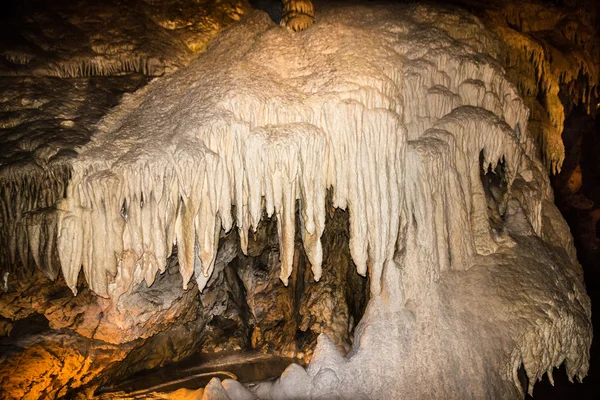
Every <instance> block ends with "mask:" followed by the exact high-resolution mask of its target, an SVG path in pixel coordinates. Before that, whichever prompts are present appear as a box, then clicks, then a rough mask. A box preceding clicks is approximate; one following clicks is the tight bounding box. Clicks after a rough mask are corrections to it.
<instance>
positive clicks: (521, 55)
mask: <svg viewBox="0 0 600 400" xmlns="http://www.w3.org/2000/svg"><path fill="white" fill-rule="evenodd" d="M580 11H581V10H577V9H571V10H565V9H562V8H559V7H557V6H549V5H548V4H547V3H543V4H542V3H537V2H533V1H532V2H526V3H519V4H518V5H517V4H513V3H510V2H509V3H506V4H505V6H504V7H503V8H502V9H500V10H490V11H487V12H486V17H485V21H486V24H487V25H488V26H489V27H490V28H491V30H492V31H494V32H495V33H496V34H497V35H498V37H499V38H500V39H501V40H502V42H503V43H504V46H505V52H504V56H503V59H504V62H505V64H506V66H507V68H508V75H509V78H510V79H511V80H513V81H514V82H515V83H516V84H517V86H518V87H519V89H520V91H521V93H522V94H523V96H524V98H525V100H526V102H527V105H528V106H529V108H531V109H536V108H541V109H542V110H543V111H542V112H539V113H536V114H534V115H532V117H533V118H534V119H535V120H536V123H535V124H533V126H534V129H535V130H536V131H537V132H533V134H534V135H536V136H537V137H538V145H539V148H540V150H541V151H540V155H541V157H542V158H543V161H544V163H545V165H546V168H547V169H548V170H549V171H550V172H551V173H558V172H560V170H561V167H562V163H563V161H564V157H565V150H564V145H563V143H562V138H561V134H562V130H563V125H564V120H565V109H564V105H563V103H562V102H561V100H560V98H559V92H561V91H563V93H562V94H564V95H565V96H566V97H567V98H568V99H569V104H568V105H569V106H571V104H575V105H577V104H582V105H583V106H584V107H586V109H587V111H588V113H595V112H596V107H597V106H596V103H597V99H598V98H599V94H600V92H599V83H600V62H599V61H598V59H599V53H598V40H597V33H595V27H594V26H593V22H592V21H590V20H588V18H586V14H587V13H582V12H580ZM549 32H551V34H549ZM538 99H541V100H538ZM538 101H541V105H540V106H541V107H538Z"/></svg>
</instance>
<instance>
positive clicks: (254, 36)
mask: <svg viewBox="0 0 600 400" xmlns="http://www.w3.org/2000/svg"><path fill="white" fill-rule="evenodd" d="M446 14H447V13H446V12H442V11H437V10H433V9H431V8H428V7H423V6H411V7H399V6H390V5H387V6H385V7H377V6H370V7H360V6H352V7H338V8H335V7H331V8H329V7H327V6H323V7H322V8H319V20H318V23H317V24H316V25H314V26H313V27H311V28H310V29H308V30H306V31H304V32H301V33H297V34H293V33H291V32H288V31H286V30H284V29H281V28H280V27H277V26H275V25H274V24H273V23H272V22H271V21H270V20H269V19H268V17H267V16H266V15H265V14H263V13H260V12H255V13H253V14H251V15H250V16H249V17H248V18H247V19H246V20H245V21H243V22H242V23H240V24H238V25H236V26H234V27H233V28H231V29H228V30H226V31H225V32H224V33H223V34H222V36H221V37H219V38H218V39H217V40H216V41H215V42H214V44H213V45H212V47H211V48H210V49H209V50H208V51H207V53H206V54H204V55H202V56H201V57H199V58H198V59H197V60H196V61H194V62H192V63H191V64H190V65H189V66H188V67H186V68H184V69H181V70H179V71H177V72H175V73H173V74H171V75H170V76H167V77H165V78H163V79H158V80H155V81H154V82H152V83H151V84H149V85H148V86H147V87H145V88H144V89H142V90H141V91H138V92H137V93H135V94H133V95H127V96H126V97H125V98H124V99H123V101H122V103H121V104H120V105H119V106H118V107H117V108H116V109H115V110H114V111H112V112H111V113H110V114H108V115H107V116H106V117H105V118H104V119H103V120H102V121H101V123H100V124H99V126H98V129H97V132H96V133H95V135H94V137H93V138H92V140H91V142H90V143H89V144H87V145H85V146H83V147H82V148H81V149H80V150H79V156H78V158H77V159H76V160H75V161H74V162H73V164H72V170H73V172H72V177H71V180H70V182H69V186H68V188H67V191H66V197H65V198H64V199H63V200H61V201H60V203H59V205H58V208H59V216H58V221H57V224H58V253H59V257H60V263H61V266H62V271H63V274H64V278H65V280H66V282H67V284H68V285H69V287H70V288H71V289H72V290H73V292H74V293H76V292H77V279H78V276H79V273H80V271H81V269H83V272H84V274H85V278H86V280H87V283H88V285H89V286H90V288H91V289H92V290H93V291H94V292H95V293H97V294H98V295H100V296H103V297H107V298H111V299H112V301H114V302H115V304H116V303H118V300H119V298H120V297H121V296H122V295H123V294H125V293H129V291H130V290H131V289H132V288H133V287H134V286H135V285H137V284H139V283H141V282H142V281H145V282H146V284H147V285H152V283H153V281H154V279H155V277H156V276H157V274H158V273H161V272H163V271H164V270H165V263H166V259H167V257H168V256H169V255H170V254H171V253H172V252H173V247H174V246H175V245H176V246H177V252H178V258H179V266H180V273H181V276H182V281H183V286H184V288H185V287H187V286H188V285H189V282H190V280H191V279H194V280H195V281H196V283H197V284H198V286H199V288H200V289H202V288H204V286H205V285H206V283H207V281H208V279H209V278H210V276H211V274H212V273H213V270H214V268H215V259H216V252H217V247H218V242H219V237H220V235H221V233H222V232H227V231H229V230H231V229H237V230H238V232H239V237H240V239H241V247H242V250H244V251H245V249H246V248H247V245H248V240H251V238H250V239H249V237H248V236H249V231H250V230H253V229H255V228H256V227H257V226H258V223H259V221H260V220H261V219H262V218H264V217H265V216H268V217H271V216H275V217H276V219H277V229H278V234H279V244H280V254H281V264H282V265H281V280H282V281H283V282H284V283H287V281H288V278H289V277H290V274H291V273H292V267H293V257H294V237H295V234H296V232H295V229H296V219H297V218H299V220H300V221H299V226H300V229H301V232H300V237H301V238H302V242H303V245H304V249H305V252H306V255H307V258H308V260H309V262H310V264H311V266H312V271H313V276H314V279H315V280H319V278H320V276H321V262H322V247H321V235H322V233H323V231H324V225H325V212H326V209H327V208H328V207H329V206H330V205H329V204H326V196H327V192H328V190H331V192H332V204H331V206H333V207H337V208H341V209H344V210H347V212H348V213H349V216H350V252H351V255H352V259H353V261H354V263H355V265H356V269H357V272H358V273H359V274H361V275H366V274H369V278H370V284H371V288H370V293H371V300H370V303H369V306H368V308H367V311H366V313H365V316H364V318H363V320H362V321H361V323H360V324H359V326H358V327H357V333H356V337H355V341H354V347H353V349H352V351H351V352H350V353H349V354H348V355H347V356H346V357H342V355H340V354H339V353H338V350H337V349H336V347H335V346H334V345H333V344H332V343H331V342H330V341H329V340H328V339H327V337H325V336H322V337H321V338H320V339H319V345H318V346H317V348H316V349H315V352H314V357H313V359H312V361H311V363H310V365H309V366H308V368H307V369H306V370H304V369H302V368H301V367H299V366H291V367H290V368H289V369H288V370H287V371H286V373H284V375H283V376H282V377H281V378H280V379H279V380H278V381H277V382H275V383H265V384H262V385H259V386H257V387H256V388H254V393H253V394H251V393H242V392H241V391H240V390H241V389H240V387H239V386H235V385H231V384H225V385H224V388H221V387H220V386H219V385H220V384H219V383H218V382H212V383H211V385H212V386H211V388H212V389H211V393H212V392H214V393H220V394H219V395H218V396H221V397H218V396H217V397H218V398H226V397H229V396H231V398H251V397H249V396H257V397H260V398H274V399H287V398H323V399H331V398H361V399H363V398H404V397H406V398H413V397H415V398H461V399H462V398H518V397H522V396H523V393H524V392H523V388H522V387H521V383H520V382H519V379H518V377H517V375H518V374H517V371H518V369H519V367H520V365H521V364H523V365H524V368H525V371H526V373H527V377H528V378H529V390H530V391H531V390H532V388H533V384H534V383H535V381H536V380H538V379H540V377H541V376H542V374H544V373H545V372H549V373H551V371H552V368H553V367H556V366H559V365H560V364H562V363H563V362H565V363H566V366H567V372H568V373H569V375H570V376H575V377H577V378H579V379H582V378H583V377H584V376H585V375H586V373H587V369H588V360H589V346H590V343H591V334H592V332H591V324H590V305H589V299H588V298H587V296H586V295H585V290H584V287H583V281H582V276H581V271H580V267H579V265H578V263H577V261H576V258H575V256H574V251H573V246H572V239H571V237H570V234H569V232H568V228H567V227H566V224H565V223H564V221H563V220H562V219H561V217H560V216H559V215H558V213H557V211H556V209H555V207H554V205H553V204H552V192H551V189H550V185H549V182H548V179H547V177H546V176H545V173H544V168H543V166H542V164H541V163H540V162H539V160H538V159H537V158H536V151H537V150H536V148H535V143H534V140H532V139H531V136H530V135H529V133H528V127H527V125H528V117H529V110H528V108H527V107H526V106H525V105H524V103H523V101H522V99H521V97H520V95H519V92H518V90H517V89H516V88H515V86H513V85H512V84H511V83H510V82H509V81H508V80H507V78H506V77H505V74H504V71H503V69H502V68H501V67H500V65H499V64H498V62H497V61H496V60H494V59H493V58H491V57H490V56H489V55H486V54H490V53H491V54H493V53H494V48H495V44H494V43H493V39H492V38H491V37H490V35H489V34H488V33H487V32H486V31H485V30H484V28H483V26H482V25H481V24H480V23H479V22H478V21H477V20H475V19H474V18H473V17H471V16H469V15H468V14H466V13H461V12H460V11H456V10H454V11H453V14H455V15H458V16H459V17H460V18H455V19H451V20H445V23H444V24H441V23H439V24H438V26H439V27H438V28H434V27H432V26H433V25H434V24H433V23H432V22H431V21H432V20H437V21H438V22H439V21H440V19H441V18H443V16H444V15H446ZM465 30H466V32H465ZM461 36H462V37H470V38H473V40H457V38H460V37H461ZM486 173H487V175H486ZM39 249H40V250H39V251H40V252H42V251H43V246H41V245H40V247H39ZM228 387H235V391H234V390H231V391H228V390H227V388H228ZM221 389H223V390H221ZM207 393H208V392H207ZM207 393H205V397H206V396H208V394H207ZM215 396H216V395H215ZM223 396H225V397H223ZM209 397H210V396H209Z"/></svg>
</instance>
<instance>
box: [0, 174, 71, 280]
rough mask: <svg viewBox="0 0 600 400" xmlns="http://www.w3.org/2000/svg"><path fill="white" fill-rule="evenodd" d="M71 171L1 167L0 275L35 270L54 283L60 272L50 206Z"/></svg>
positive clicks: (63, 190)
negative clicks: (21, 269)
mask: <svg viewBox="0 0 600 400" xmlns="http://www.w3.org/2000/svg"><path fill="white" fill-rule="evenodd" d="M70 175H71V169H70V167H69V166H68V165H64V164H56V165H54V166H51V167H46V168H41V167H37V168H10V167H7V168H5V171H4V175H3V176H2V178H1V179H0V226H1V227H2V229H0V243H5V244H6V246H3V247H2V248H0V265H2V267H4V268H3V272H7V273H17V276H18V275H19V273H18V271H17V269H18V268H21V267H20V266H22V268H24V270H25V271H26V272H25V273H28V272H29V271H31V268H33V267H37V268H38V269H40V270H41V271H42V272H43V273H44V274H45V275H46V276H47V277H48V278H49V279H51V280H54V279H56V277H57V275H58V271H59V270H60V264H59V262H58V253H57V248H56V224H57V217H56V213H55V209H54V208H53V206H54V204H55V203H56V202H57V201H58V200H59V199H60V198H62V196H63V195H64V193H65V192H66V189H67V185H68V182H69V178H70Z"/></svg>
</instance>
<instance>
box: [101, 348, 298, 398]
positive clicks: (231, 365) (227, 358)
mask: <svg viewBox="0 0 600 400" xmlns="http://www.w3.org/2000/svg"><path fill="white" fill-rule="evenodd" d="M293 362H297V360H294V359H292V358H285V357H279V356H276V355H272V354H264V353H259V352H255V351H239V352H219V353H214V354H207V353H202V354H195V355H192V356H190V357H188V358H186V359H185V360H182V361H181V362H178V363H175V364H169V365H167V366H164V367H160V368H155V369H152V370H146V371H140V372H138V373H136V374H134V375H133V376H131V377H130V378H128V379H126V380H124V381H122V382H119V383H117V384H108V385H105V386H103V387H101V388H99V389H98V390H97V391H96V393H95V394H96V395H97V396H98V398H99V399H116V398H128V399H130V398H148V396H151V395H156V394H159V393H169V392H175V391H178V390H181V389H188V390H197V389H200V388H203V387H204V386H206V384H207V383H208V382H209V381H210V380H211V379H212V378H213V377H217V378H219V379H226V378H233V379H236V380H238V381H239V382H241V383H245V384H251V383H252V382H258V381H264V380H269V379H274V378H276V377H278V376H280V375H281V374H282V372H283V371H284V370H285V368H286V367H287V366H289V365H290V363H293Z"/></svg>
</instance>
